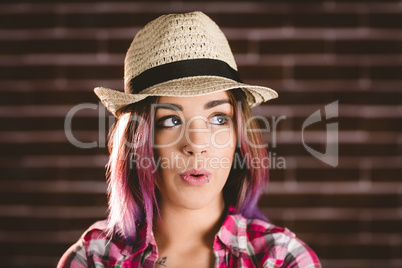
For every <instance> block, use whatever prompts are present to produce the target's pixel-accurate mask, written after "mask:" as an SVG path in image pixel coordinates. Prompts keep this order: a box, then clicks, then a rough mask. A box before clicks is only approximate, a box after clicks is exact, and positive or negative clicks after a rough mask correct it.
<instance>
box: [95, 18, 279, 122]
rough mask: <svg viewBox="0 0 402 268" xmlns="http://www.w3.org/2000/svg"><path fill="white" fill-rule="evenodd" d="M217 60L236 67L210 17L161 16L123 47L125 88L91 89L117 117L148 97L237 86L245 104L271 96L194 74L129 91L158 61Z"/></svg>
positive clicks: (266, 90) (273, 94)
mask: <svg viewBox="0 0 402 268" xmlns="http://www.w3.org/2000/svg"><path fill="white" fill-rule="evenodd" d="M191 59H216V60H221V61H224V62H226V63H227V64H229V66H230V67H232V68H233V69H234V70H237V66H236V62H235V60H234V57H233V54H232V51H231V49H230V46H229V43H228V41H227V39H226V37H225V35H224V34H223V32H222V31H221V30H220V28H219V27H218V26H217V25H216V23H215V22H214V21H212V20H211V19H210V18H209V17H208V16H206V15H205V14H203V13H202V12H192V13H185V14H170V15H164V16H161V17H159V18H157V19H155V20H153V21H151V22H150V23H148V24H147V25H146V26H145V27H144V28H143V29H142V30H140V31H139V32H138V33H137V35H136V36H135V38H134V40H133V41H132V43H131V45H130V48H129V49H128V51H127V54H126V57H125V62H124V70H125V71H124V84H125V87H124V91H125V92H121V91H116V90H112V89H107V88H103V87H98V88H95V93H96V95H97V96H98V97H99V98H100V100H101V101H102V103H103V104H104V105H105V106H106V108H107V109H108V110H109V111H110V112H112V113H113V114H114V115H116V111H117V110H119V109H120V108H122V107H124V106H126V105H128V104H131V103H135V102H138V101H140V100H143V99H144V98H146V97H147V96H196V95H203V94H208V93H212V92H217V91H223V90H229V89H233V88H242V89H243V91H244V92H245V93H246V95H247V100H248V103H249V105H250V106H255V105H258V104H260V103H262V102H265V101H267V100H270V99H273V98H276V97H277V96H278V95H277V93H276V92H275V91H274V90H272V89H270V88H266V87H260V86H251V85H246V84H243V83H238V82H236V81H234V80H231V79H228V78H223V77H219V76H195V77H186V78H180V79H174V80H170V81H167V82H163V83H159V84H157V85H154V86H151V87H149V88H146V89H144V90H143V91H141V92H140V94H130V88H129V86H130V81H131V80H132V79H133V78H134V77H136V76H138V75H139V74H141V73H142V72H144V71H146V70H148V69H150V68H152V67H156V66H160V65H163V64H167V63H171V62H176V61H182V60H191Z"/></svg>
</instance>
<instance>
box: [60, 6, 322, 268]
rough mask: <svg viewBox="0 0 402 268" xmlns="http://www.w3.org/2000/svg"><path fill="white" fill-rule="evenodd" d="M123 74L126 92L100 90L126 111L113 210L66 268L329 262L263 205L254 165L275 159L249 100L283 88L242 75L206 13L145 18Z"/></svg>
mask: <svg viewBox="0 0 402 268" xmlns="http://www.w3.org/2000/svg"><path fill="white" fill-rule="evenodd" d="M124 78H125V92H124V93H123V92H119V91H115V90H111V89H106V88H96V89H95V93H96V94H97V95H98V97H99V98H100V99H101V101H102V102H103V104H104V105H105V106H106V107H107V108H108V110H109V111H111V112H112V113H113V114H114V115H115V116H116V117H118V122H117V124H116V126H115V128H114V131H113V132H112V135H111V139H110V144H109V148H110V153H111V154H110V160H109V163H108V178H109V180H108V183H109V188H108V193H109V216H108V219H107V220H106V221H101V222H97V223H95V224H94V225H93V226H91V227H90V228H89V229H88V230H87V231H86V232H85V233H84V234H83V236H82V237H81V239H80V240H79V241H78V242H77V243H76V244H75V245H73V246H72V247H71V248H70V249H69V250H68V251H67V252H66V253H65V254H64V255H63V257H62V259H61V260H60V262H59V265H58V267H95V266H96V267H321V266H320V264H319V260H318V258H317V256H316V255H315V253H314V252H313V251H312V250H311V249H309V248H308V246H306V245H305V244H304V243H303V242H302V241H300V240H298V239H297V238H296V237H295V235H294V234H293V233H291V232H290V231H289V230H287V229H286V228H285V229H282V228H279V227H276V226H274V225H272V224H270V223H269V222H268V221H267V219H266V218H265V217H264V216H263V215H262V214H261V213H260V211H259V210H258V208H257V201H258V199H259V197H260V195H261V189H262V188H263V186H264V185H265V183H267V181H268V170H267V168H266V166H267V165H260V166H255V163H256V162H258V163H263V161H264V160H268V156H267V152H266V149H265V143H264V140H263V138H262V135H261V133H260V132H258V131H255V129H258V126H257V124H256V122H255V121H253V120H252V115H251V110H250V107H252V106H255V105H258V104H260V103H262V102H265V101H268V100H270V99H272V98H276V97H277V93H276V92H275V91H274V90H272V89H269V88H266V87H259V86H251V85H246V84H244V83H243V82H242V80H241V78H240V77H239V75H238V73H237V67H236V63H235V61H234V58H233V55H232V52H231V50H230V47H229V45H228V42H227V40H226V37H225V36H224V34H223V33H222V32H221V30H220V29H219V27H218V26H217V25H216V24H215V23H214V22H213V21H212V20H211V19H210V18H209V17H207V16H206V15H205V14H203V13H201V12H193V13H186V14H172V15H166V16H161V17H159V18H157V19H156V20H154V21H152V22H150V23H149V24H147V25H146V26H145V27H144V28H143V29H142V30H141V31H140V32H138V34H137V35H136V37H135V38H134V40H133V42H132V44H131V46H130V48H129V50H128V52H127V55H126V59H125V76H124ZM250 130H251V131H250ZM256 160H258V161H256Z"/></svg>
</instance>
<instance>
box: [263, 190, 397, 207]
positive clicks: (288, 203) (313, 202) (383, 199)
mask: <svg viewBox="0 0 402 268" xmlns="http://www.w3.org/2000/svg"><path fill="white" fill-rule="evenodd" d="M259 205H260V206H261V207H275V208H286V207H298V208H302V207H345V208H351V207H356V208H397V207H398V206H399V205H398V196H397V195H392V194H388V195H383V194H377V195H370V194H359V195H346V194H345V195H328V194H322V195H321V194H310V195H301V194H297V193H292V194H289V195H279V194H273V193H270V194H268V195H264V196H262V198H261V200H260V202H259Z"/></svg>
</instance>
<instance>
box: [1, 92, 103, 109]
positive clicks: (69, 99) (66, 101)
mask: <svg viewBox="0 0 402 268" xmlns="http://www.w3.org/2000/svg"><path fill="white" fill-rule="evenodd" d="M96 101H97V98H96V95H95V93H94V92H93V91H92V89H90V88H88V89H86V90H81V91H56V90H54V91H30V92H18V91H8V92H4V91H3V92H0V105H77V104H79V103H84V102H96Z"/></svg>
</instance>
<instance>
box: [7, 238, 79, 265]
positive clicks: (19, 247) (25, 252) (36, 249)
mask: <svg viewBox="0 0 402 268" xmlns="http://www.w3.org/2000/svg"><path fill="white" fill-rule="evenodd" d="M77 240H78V238H77ZM0 247H2V249H4V251H3V253H2V254H4V255H9V256H11V255H14V254H15V253H16V252H18V255H21V256H39V258H40V256H51V255H56V254H63V250H66V248H65V245H63V244H59V243H43V242H42V243H39V244H38V245H36V244H35V245H33V244H31V243H7V244H6V245H5V244H3V243H0ZM44 253H46V254H44ZM60 257H61V255H60ZM37 259H38V258H37ZM8 267H10V266H8ZM29 267H31V266H29Z"/></svg>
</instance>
